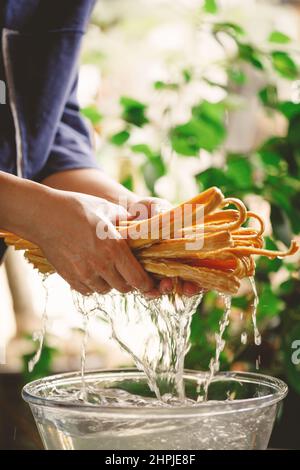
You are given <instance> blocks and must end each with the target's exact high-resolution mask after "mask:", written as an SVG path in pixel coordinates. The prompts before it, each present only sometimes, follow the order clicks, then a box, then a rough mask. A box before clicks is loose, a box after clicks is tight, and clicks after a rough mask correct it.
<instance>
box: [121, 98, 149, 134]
mask: <svg viewBox="0 0 300 470" xmlns="http://www.w3.org/2000/svg"><path fill="white" fill-rule="evenodd" d="M120 104H121V106H122V108H123V112H122V118H123V119H124V121H126V122H128V123H130V124H134V125H135V126H137V127H143V125H144V124H147V123H148V122H149V120H148V118H147V117H146V115H145V112H146V109H147V106H146V105H145V104H144V103H141V102H140V101H137V100H135V99H133V98H129V97H127V96H123V97H122V98H121V99H120Z"/></svg>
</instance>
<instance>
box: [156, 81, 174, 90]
mask: <svg viewBox="0 0 300 470" xmlns="http://www.w3.org/2000/svg"><path fill="white" fill-rule="evenodd" d="M154 88H155V90H178V88H179V85H178V83H165V82H162V81H157V82H154Z"/></svg>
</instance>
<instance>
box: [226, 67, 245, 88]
mask: <svg viewBox="0 0 300 470" xmlns="http://www.w3.org/2000/svg"><path fill="white" fill-rule="evenodd" d="M228 78H229V80H231V81H232V82H234V83H236V84H237V85H244V84H245V83H246V81H247V76H246V74H245V73H244V72H243V71H242V70H241V69H238V68H231V69H229V70H228Z"/></svg>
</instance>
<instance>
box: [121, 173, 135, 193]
mask: <svg viewBox="0 0 300 470" xmlns="http://www.w3.org/2000/svg"><path fill="white" fill-rule="evenodd" d="M121 184H122V186H124V187H125V188H127V189H129V191H133V178H132V175H128V176H126V178H124V179H123V180H122V181H121Z"/></svg>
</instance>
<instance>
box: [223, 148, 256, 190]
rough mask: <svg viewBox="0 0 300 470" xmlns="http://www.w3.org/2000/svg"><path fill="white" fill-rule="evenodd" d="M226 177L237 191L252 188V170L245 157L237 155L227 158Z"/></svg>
mask: <svg viewBox="0 0 300 470" xmlns="http://www.w3.org/2000/svg"><path fill="white" fill-rule="evenodd" d="M226 175H227V177H228V178H230V179H231V180H232V181H233V183H234V184H235V186H236V187H237V188H239V189H246V188H250V187H251V186H252V168H251V165H250V163H249V161H248V160H247V159H246V158H245V157H241V156H238V155H234V156H231V157H229V159H228V162H227V171H226Z"/></svg>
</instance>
